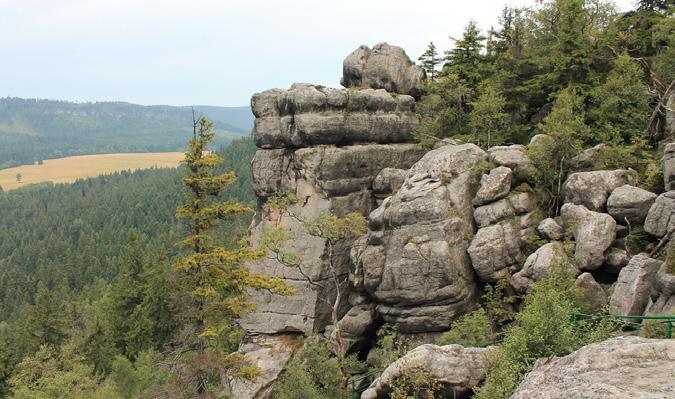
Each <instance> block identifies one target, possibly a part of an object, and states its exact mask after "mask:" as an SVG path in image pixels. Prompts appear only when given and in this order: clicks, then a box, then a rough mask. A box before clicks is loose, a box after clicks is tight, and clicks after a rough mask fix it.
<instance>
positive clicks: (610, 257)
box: [603, 247, 630, 274]
mask: <svg viewBox="0 0 675 399" xmlns="http://www.w3.org/2000/svg"><path fill="white" fill-rule="evenodd" d="M606 255H607V258H606V259H605V264H604V266H603V270H604V271H606V272H608V273H611V274H619V272H621V269H623V267H624V266H626V265H627V264H628V261H629V260H630V256H628V252H626V250H624V249H621V248H614V247H611V248H609V249H608V250H607V253H606Z"/></svg>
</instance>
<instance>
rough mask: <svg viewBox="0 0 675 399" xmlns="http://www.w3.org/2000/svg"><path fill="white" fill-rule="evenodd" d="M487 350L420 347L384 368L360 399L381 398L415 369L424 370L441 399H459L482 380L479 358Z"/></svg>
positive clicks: (482, 371) (483, 370)
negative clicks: (400, 379)
mask: <svg viewBox="0 0 675 399" xmlns="http://www.w3.org/2000/svg"><path fill="white" fill-rule="evenodd" d="M487 350H490V349H489V348H464V347H463V346H461V345H446V346H438V345H431V344H427V345H422V346H418V347H417V348H415V349H413V350H412V351H410V352H408V353H406V354H405V356H403V357H402V358H400V359H398V360H397V361H395V362H394V363H392V364H391V365H389V367H387V368H386V369H385V370H384V372H383V373H382V375H381V376H380V377H379V378H377V379H376V380H375V381H373V383H372V384H371V385H370V387H369V388H368V389H367V390H366V391H365V392H363V394H362V395H361V399H384V398H388V397H389V394H390V392H391V385H392V383H394V381H396V379H397V378H400V377H401V376H403V375H405V374H406V373H409V372H412V371H415V370H420V369H422V370H425V371H427V372H428V373H429V374H430V377H431V379H433V381H435V382H438V383H440V384H441V386H442V387H443V389H444V392H443V394H444V397H448V398H457V399H463V398H468V397H470V396H471V393H472V388H473V387H475V386H477V385H478V384H480V383H481V382H482V381H483V380H484V379H485V366H484V364H483V359H482V355H483V354H484V353H485V351H487Z"/></svg>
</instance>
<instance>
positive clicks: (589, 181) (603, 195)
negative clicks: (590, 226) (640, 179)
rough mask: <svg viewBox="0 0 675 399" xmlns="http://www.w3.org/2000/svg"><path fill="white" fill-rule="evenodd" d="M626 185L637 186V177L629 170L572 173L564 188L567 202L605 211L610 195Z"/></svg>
mask: <svg viewBox="0 0 675 399" xmlns="http://www.w3.org/2000/svg"><path fill="white" fill-rule="evenodd" d="M624 184H630V185H634V184H635V177H634V176H633V175H632V174H631V173H630V172H628V171H627V170H621V169H617V170H596V171H592V172H577V173H572V174H570V175H569V177H567V180H566V181H565V184H564V186H563V190H564V191H565V202H567V203H571V204H575V205H583V206H585V207H586V208H588V209H589V210H591V211H599V210H603V209H604V208H605V204H606V202H607V197H608V196H609V194H610V193H611V192H612V191H614V189H615V188H617V187H621V186H623V185H624Z"/></svg>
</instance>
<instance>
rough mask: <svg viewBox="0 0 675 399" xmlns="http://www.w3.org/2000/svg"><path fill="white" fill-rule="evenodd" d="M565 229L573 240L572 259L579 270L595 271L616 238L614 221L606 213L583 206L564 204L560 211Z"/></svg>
mask: <svg viewBox="0 0 675 399" xmlns="http://www.w3.org/2000/svg"><path fill="white" fill-rule="evenodd" d="M560 215H561V216H562V220H563V224H564V226H565V228H567V229H571V230H572V234H573V235H574V240H575V250H574V258H575V259H576V261H577V264H578V266H579V268H580V269H581V270H595V269H597V268H599V267H600V266H602V264H603V263H604V261H605V258H606V254H605V252H606V251H607V249H608V248H609V247H610V245H612V242H613V241H614V238H615V237H616V221H614V219H613V218H612V217H611V216H609V215H608V214H606V213H599V212H593V211H589V210H588V209H586V207H585V206H583V205H573V204H565V205H563V206H562V208H561V210H560Z"/></svg>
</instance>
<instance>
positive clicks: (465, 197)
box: [352, 144, 486, 333]
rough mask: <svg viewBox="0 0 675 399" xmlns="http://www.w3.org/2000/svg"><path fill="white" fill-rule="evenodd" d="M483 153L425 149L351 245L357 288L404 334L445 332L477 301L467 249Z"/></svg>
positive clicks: (466, 146) (460, 147)
mask: <svg viewBox="0 0 675 399" xmlns="http://www.w3.org/2000/svg"><path fill="white" fill-rule="evenodd" d="M485 158H486V154H485V152H484V151H482V150H481V149H480V148H478V147H477V146H475V145H473V144H463V145H447V146H443V147H440V148H438V149H436V150H433V151H430V152H429V153H427V154H426V155H425V156H424V157H422V159H420V160H419V161H418V162H417V163H416V164H415V165H414V166H413V167H412V168H411V169H410V170H409V171H408V174H407V176H406V180H405V181H404V183H403V185H402V186H401V188H400V189H399V190H398V191H397V192H396V194H394V195H393V196H392V197H389V198H387V199H386V200H384V202H383V203H382V205H380V206H379V207H378V208H377V209H375V210H374V211H373V212H371V214H370V216H369V232H368V234H367V235H366V236H365V237H363V238H362V239H360V240H358V241H357V242H356V243H355V244H354V245H353V247H352V259H353V264H354V267H355V270H354V271H353V273H352V281H353V284H354V286H355V288H356V289H358V290H362V291H364V292H366V293H367V294H368V296H370V297H371V298H373V300H374V301H375V303H376V304H377V312H378V313H379V315H380V316H381V317H382V319H383V320H384V321H386V322H389V323H393V324H395V325H396V326H397V327H398V328H399V331H402V332H405V333H408V332H414V333H417V332H428V331H442V330H447V328H448V327H449V325H450V323H451V322H452V320H453V319H455V318H456V317H458V316H460V315H462V314H464V313H465V312H467V311H470V310H472V309H473V307H474V306H475V304H476V302H475V300H476V282H475V281H474V277H473V272H472V270H471V264H470V262H469V258H468V256H467V254H466V248H467V246H468V242H469V240H470V237H471V234H472V232H473V221H472V212H471V200H472V199H473V196H474V193H473V192H471V188H470V187H471V184H469V179H470V178H471V171H472V168H473V167H474V165H476V164H477V163H479V162H481V161H484V160H485Z"/></svg>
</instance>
